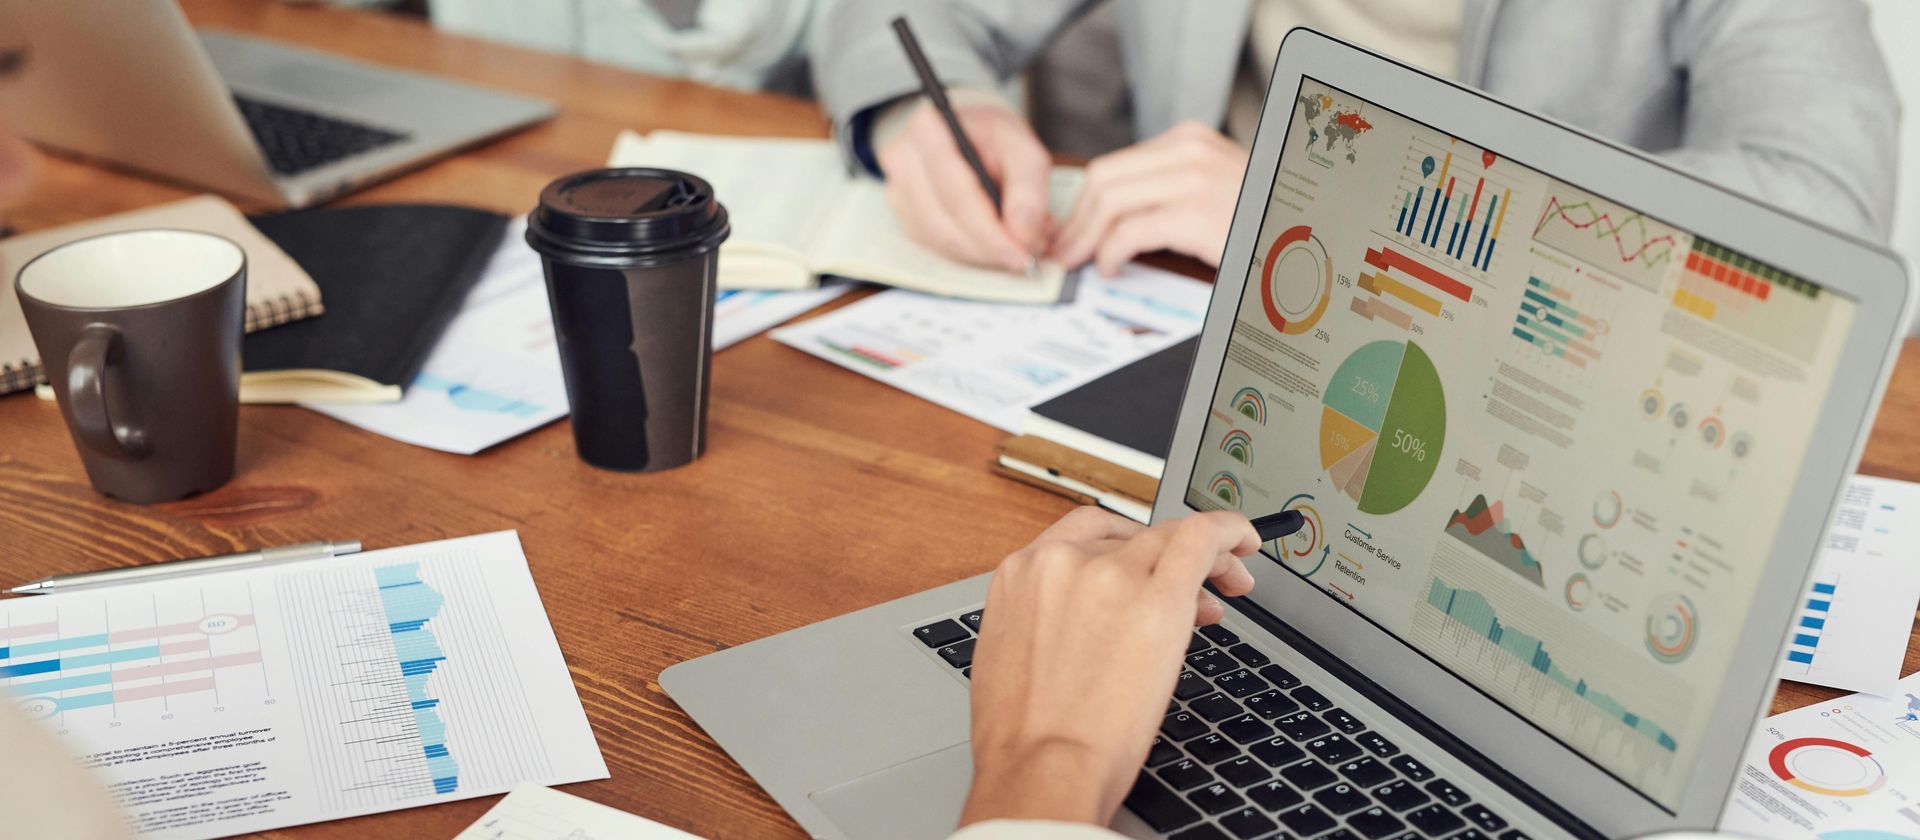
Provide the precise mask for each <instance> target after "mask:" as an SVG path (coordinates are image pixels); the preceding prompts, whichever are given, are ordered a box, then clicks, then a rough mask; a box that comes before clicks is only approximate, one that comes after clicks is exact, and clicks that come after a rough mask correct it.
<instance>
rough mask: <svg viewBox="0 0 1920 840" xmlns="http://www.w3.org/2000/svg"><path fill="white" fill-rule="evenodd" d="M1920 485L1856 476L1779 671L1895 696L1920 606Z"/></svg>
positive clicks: (1808, 680) (1789, 676)
mask: <svg viewBox="0 0 1920 840" xmlns="http://www.w3.org/2000/svg"><path fill="white" fill-rule="evenodd" d="M1916 513H1920V484H1913V483H1910V482H1905V481H1894V480H1892V479H1886V478H1875V477H1873V476H1866V475H1857V476H1854V477H1853V480H1852V481H1850V482H1848V483H1847V489H1846V492H1845V493H1843V494H1842V495H1841V497H1840V506H1839V507H1838V508H1837V509H1836V511H1835V513H1834V518H1833V530H1832V531H1830V532H1828V534H1827V544H1826V546H1825V547H1824V548H1823V549H1822V550H1821V552H1820V560H1819V562H1818V564H1817V565H1816V566H1815V567H1814V573H1813V583H1812V584H1810V585H1809V586H1808V588H1807V593H1806V597H1805V598H1804V599H1803V600H1802V601H1801V602H1800V603H1801V611H1800V615H1799V616H1798V617H1796V618H1795V619H1794V625H1793V630H1792V635H1791V636H1790V637H1789V638H1788V640H1787V650H1786V653H1785V654H1784V656H1785V658H1786V662H1785V663H1784V664H1783V665H1782V666H1781V669H1780V676H1782V677H1785V678H1786V679H1790V680H1796V681H1799V682H1806V683H1814V684H1816V685H1825V686H1832V687H1834V688H1844V689H1847V690H1849V691H1864V692H1867V693H1869V694H1877V695H1880V696H1882V697H1889V696H1893V695H1894V694H1895V684H1896V683H1898V682H1899V680H1900V666H1901V664H1902V663H1903V662H1904V661H1905V659H1906V653H1907V641H1908V636H1909V634H1910V633H1911V631H1912V629H1913V619H1914V608H1915V606H1916V605H1920V521H1916V520H1915V518H1914V516H1915V514H1916Z"/></svg>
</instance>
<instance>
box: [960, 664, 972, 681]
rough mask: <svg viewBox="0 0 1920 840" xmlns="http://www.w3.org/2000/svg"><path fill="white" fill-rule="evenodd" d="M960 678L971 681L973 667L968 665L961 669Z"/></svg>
mask: <svg viewBox="0 0 1920 840" xmlns="http://www.w3.org/2000/svg"><path fill="white" fill-rule="evenodd" d="M960 676H963V677H966V678H967V679H973V666H971V665H969V666H967V667H965V668H961V669H960Z"/></svg>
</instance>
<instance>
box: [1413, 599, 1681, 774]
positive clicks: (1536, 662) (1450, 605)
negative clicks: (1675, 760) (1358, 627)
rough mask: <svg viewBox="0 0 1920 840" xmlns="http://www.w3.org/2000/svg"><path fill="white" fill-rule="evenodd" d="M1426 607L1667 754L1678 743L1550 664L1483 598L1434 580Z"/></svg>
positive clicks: (1540, 648) (1541, 648)
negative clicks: (1484, 640) (1503, 621)
mask: <svg viewBox="0 0 1920 840" xmlns="http://www.w3.org/2000/svg"><path fill="white" fill-rule="evenodd" d="M1426 605H1427V606H1429V607H1432V608H1433V609H1435V610H1437V611H1439V612H1440V613H1441V614H1443V615H1445V616H1446V617H1447V618H1448V619H1450V620H1452V621H1453V622H1454V623H1455V624H1458V625H1459V626H1460V627H1462V628H1464V629H1466V630H1468V631H1471V632H1473V633H1475V634H1477V635H1478V636H1480V637H1483V638H1485V639H1486V640H1487V643H1488V644H1490V645H1491V646H1492V647H1494V648H1495V649H1497V650H1499V651H1500V652H1502V653H1504V654H1506V655H1508V656H1511V657H1513V658H1514V659H1515V660H1517V661H1518V662H1520V663H1521V664H1523V665H1525V666H1526V667H1527V668H1530V669H1532V670H1534V671H1537V672H1538V673H1539V674H1540V675H1541V676H1542V677H1544V678H1546V679H1547V680H1548V681H1549V682H1551V683H1553V684H1554V685H1558V686H1559V687H1561V688H1563V689H1566V690H1567V691H1569V692H1571V693H1572V694H1573V695H1574V696H1576V697H1578V698H1580V699H1582V700H1584V701H1586V702H1587V703H1589V704H1591V705H1592V706H1593V707H1594V708H1595V709H1598V710H1600V711H1601V712H1603V713H1605V714H1606V715H1607V716H1608V717H1609V718H1611V719H1613V720H1617V721H1619V722H1620V723H1621V724H1622V725H1624V726H1626V727H1627V728H1628V729H1631V730H1633V731H1634V732H1636V733H1638V734H1639V735H1641V736H1643V737H1645V738H1646V739H1647V740H1649V741H1651V742H1653V744H1654V745H1655V746H1657V747H1659V748H1660V749H1662V750H1664V751H1666V752H1673V751H1674V750H1675V749H1676V748H1677V747H1678V744H1676V743H1675V741H1674V740H1673V736H1672V735H1669V734H1667V731H1666V730H1665V729H1662V728H1661V727H1660V726H1659V725H1657V724H1655V723H1653V722H1652V721H1649V720H1647V719H1646V718H1643V717H1641V716H1640V715H1639V714H1638V713H1636V712H1633V711H1630V710H1628V709H1627V708H1625V707H1624V706H1622V705H1621V704H1620V701H1618V700H1616V699H1614V698H1613V696H1612V695H1609V694H1606V693H1604V692H1601V691H1599V690H1597V689H1595V688H1594V687H1593V686H1591V685H1588V684H1587V681H1586V680H1585V679H1583V678H1580V677H1575V676H1573V675H1571V674H1568V673H1566V672H1565V671H1562V670H1560V667H1559V666H1557V665H1555V664H1554V662H1553V654H1552V653H1551V652H1549V651H1548V650H1547V648H1546V645H1544V644H1542V643H1541V641H1540V640H1539V639H1538V638H1536V637H1534V636H1532V635H1530V634H1528V633H1527V632H1526V631H1524V630H1520V629H1518V628H1515V627H1508V626H1506V625H1505V624H1502V623H1501V621H1500V616H1499V614H1498V613H1497V612H1496V611H1495V610H1494V608H1493V605H1492V604H1491V603H1488V602H1487V599H1486V597H1485V596H1482V595H1481V594H1480V593H1478V592H1474V591H1472V590H1467V589H1456V588H1454V587H1452V586H1448V585H1447V583H1446V581H1444V580H1441V579H1440V578H1438V577H1435V578H1434V579H1433V581H1432V583H1431V585H1429V586H1428V588H1427V598H1426Z"/></svg>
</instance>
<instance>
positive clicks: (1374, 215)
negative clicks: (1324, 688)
mask: <svg viewBox="0 0 1920 840" xmlns="http://www.w3.org/2000/svg"><path fill="white" fill-rule="evenodd" d="M1293 104H1294V107H1293V113H1292V119H1291V122H1290V124H1289V126H1288V129H1287V136H1286V145H1285V148H1284V151H1283V152H1282V154H1281V158H1280V165H1279V168H1278V171H1277V173H1276V175H1275V178H1274V181H1273V185H1272V191H1271V194H1270V195H1269V197H1268V203H1267V207H1266V208H1265V215H1264V218H1263V219H1262V222H1261V226H1260V231H1259V235H1258V239H1257V241H1256V243H1255V250H1254V260H1253V261H1252V263H1251V265H1250V266H1249V268H1248V277H1247V285H1246V287H1245V290H1244V292H1243V295H1242V298H1241V300H1240V302H1239V307H1238V311H1237V314H1236V316H1235V321H1234V325H1233V331H1232V336H1231V338H1230V339H1229V341H1228V345H1227V352H1226V358H1225V360H1224V361H1223V363H1222V364H1221V367H1220V370H1219V374H1218V375H1219V379H1218V382H1217V384H1216V386H1215V388H1214V397H1213V403H1212V410H1211V412H1210V413H1209V416H1208V420H1207V423H1206V428H1205V432H1204V435H1203V438H1202V440H1201V444H1200V447H1199V453H1198V460H1197V462H1196V464H1195V466H1194V472H1193V481H1192V485H1191V486H1190V487H1189V489H1188V493H1187V503H1188V504H1189V505H1191V506H1193V507H1195V508H1199V509H1222V508H1224V509H1230V510H1238V511H1241V512H1243V513H1246V514H1248V515H1249V516H1259V515H1262V514H1267V513H1272V512H1275V511H1279V510H1284V509H1297V510H1299V511H1300V512H1301V513H1302V514H1303V515H1304V516H1305V517H1306V521H1307V524H1306V527H1305V528H1303V529H1302V530H1301V531H1300V532H1299V533H1296V534H1294V535H1292V536H1290V537H1288V538H1286V539H1285V540H1281V541H1277V542H1274V543H1271V544H1269V545H1268V546H1266V548H1265V552H1266V554H1267V556H1268V557H1269V558H1271V559H1272V560H1273V562H1275V563H1277V564H1279V565H1281V566H1283V567H1285V568H1286V569H1289V570H1291V571H1292V572H1294V573H1296V574H1299V575H1301V576H1304V577H1306V578H1307V579H1308V580H1310V581H1312V582H1313V583H1315V584H1316V585H1318V586H1319V587H1321V588H1322V589H1324V590H1325V591H1326V592H1327V593H1328V594H1329V595H1330V596H1331V597H1333V598H1335V599H1337V600H1340V601H1342V602H1344V603H1347V604H1348V605H1350V606H1352V607H1353V608H1354V609H1356V610H1358V611H1360V612H1361V613H1363V614H1365V615H1366V616H1368V617H1369V618H1370V619H1372V620H1373V621H1375V622H1376V623H1378V624H1380V625H1382V626H1383V627H1385V628H1386V629H1387V630H1389V631H1391V632H1393V633H1395V634H1396V635H1398V636H1399V637H1401V638H1402V639H1403V640H1404V641H1406V642H1407V643H1408V644H1410V645H1412V646H1413V647H1415V648H1416V649H1418V650H1419V651H1421V652H1422V653H1423V654H1425V655H1426V656H1427V657H1429V658H1431V659H1432V660H1434V661H1435V662H1437V663H1439V664H1440V665H1442V666H1444V667H1446V668H1448V669H1449V670H1451V671H1453V672H1454V673H1456V674H1458V675H1459V676H1460V677H1461V678H1463V679H1465V680H1467V681H1469V682H1471V683H1472V684H1474V685H1475V686H1476V687H1478V688H1479V689H1480V690H1481V691H1483V692H1485V693H1486V694H1487V695H1489V696H1490V697H1492V698H1493V699H1495V700H1497V701H1499V702H1501V703H1502V704H1504V705H1506V706H1507V707H1509V708H1511V709H1513V710H1514V711H1516V712H1517V713H1519V714H1520V715H1522V716H1524V717H1526V718H1527V719H1529V720H1530V721H1532V722H1533V723H1534V724H1536V725H1537V726H1539V727H1540V728H1541V729H1542V730H1544V731H1545V732H1547V733H1548V734H1550V735H1552V736H1554V737H1555V738H1557V739H1559V740H1560V741H1562V742H1564V743H1566V744H1568V745H1569V746H1570V747H1572V748H1574V749H1575V750H1578V751H1579V752H1580V753H1582V754H1583V755H1585V756H1587V757H1588V758H1589V759H1590V760H1592V761H1593V762H1594V763H1596V764H1598V765H1599V766H1601V767H1602V768H1604V769H1606V770H1607V771H1608V772H1610V773H1612V774H1614V775H1615V776H1617V777H1619V778H1621V779H1623V780H1624V781H1626V782H1628V783H1629V784H1632V785H1633V786H1635V787H1636V788H1638V789H1639V790H1640V791H1641V792H1643V793H1644V794H1646V795H1647V796H1648V797H1649V798H1651V799H1653V800H1655V801H1657V802H1659V803H1661V804H1663V805H1666V806H1668V807H1672V806H1674V805H1675V803H1677V802H1678V800H1679V799H1680V796H1681V795H1682V793H1683V792H1684V785H1685V781H1686V778H1687V776H1688V771H1689V770H1690V769H1691V767H1692V766H1693V763H1694V759H1695V756H1696V755H1697V753H1698V750H1699V746H1700V739H1701V737H1702V733H1703V732H1704V730H1705V728H1706V726H1707V724H1708V722H1709V720H1710V719H1711V717H1712V715H1713V714H1714V709H1713V708H1711V704H1712V700H1713V698H1714V697H1715V696H1716V695H1717V693H1718V691H1719V688H1720V685H1721V682H1722V681H1723V679H1724V676H1725V672H1726V669H1727V667H1728V663H1729V662H1730V661H1731V658H1732V656H1733V652H1734V645H1735V642H1736V635H1737V633H1738V632H1739V628H1740V626H1741V624H1742V621H1743V620H1744V617H1745V615H1746V612H1747V608H1748V605H1749V603H1750V601H1751V599H1752V597H1753V593H1754V590H1755V587H1756V585H1757V581H1758V577H1759V573H1760V569H1761V567H1762V565H1763V562H1762V561H1763V559H1764V558H1765V557H1766V556H1767V554H1768V548H1769V546H1770V545H1771V543H1772V539H1773V536H1774V530H1775V529H1774V527H1773V525H1772V523H1775V522H1777V521H1778V520H1779V518H1780V516H1781V514H1782V513H1783V511H1784V510H1785V506H1786V502H1787V494H1788V491H1789V490H1790V488H1791V487H1792V485H1793V483H1794V479H1795V477H1796V476H1797V475H1798V472H1799V469H1800V466H1801V461H1802V458H1803V456H1804V452H1805V448H1806V446H1807V443H1808V441H1809V438H1810V436H1811V434H1812V430H1813V427H1814V423H1815V414H1816V412H1817V410H1818V407H1819V405H1820V403H1821V401H1822V398H1823V396H1824V395H1825V393H1826V391H1827V389H1828V388H1829V387H1830V386H1831V384H1832V380H1833V377H1834V373H1835V368H1836V366H1837V364H1838V361H1839V356H1840V347H1841V343H1842V340H1843V338H1844V336H1845V333H1846V332H1847V329H1848V327H1849V325H1850V324H1851V321H1852V318H1853V314H1854V313H1853V304H1852V303H1851V302H1850V301H1848V300H1846V299H1844V298H1842V297H1839V296H1837V295H1835V294H1832V293H1829V292H1828V291H1827V290H1825V289H1822V288H1821V287H1819V286H1816V285H1814V284H1812V283H1810V282H1808V281H1806V280H1803V279H1801V278H1798V277H1795V276H1792V275H1789V274H1787V273H1785V272H1783V271H1780V270H1778V269H1775V268H1773V267H1772V266H1769V265H1765V264H1762V263H1760V262H1757V261H1755V260H1752V259H1750V258H1747V257H1745V256H1743V255H1742V254H1739V253H1736V252H1734V251H1732V250H1731V249H1728V248H1726V247H1723V246H1721V245H1719V244H1717V243H1714V242H1712V241H1709V240H1707V239H1704V238H1701V237H1698V236H1695V235H1693V234H1691V233H1689V232H1688V231H1685V230H1681V229H1679V228H1677V227H1675V226H1673V225H1670V224H1667V223H1665V222H1662V221H1660V220H1658V219H1655V218H1651V217H1649V216H1647V215H1645V214H1643V213H1641V212H1639V211H1637V210H1635V209H1634V208H1631V207H1626V206H1623V205H1621V204H1618V203H1616V202H1613V201H1610V200H1608V199H1607V198H1606V197H1604V196H1603V195H1600V194H1598V193H1595V192H1593V191H1591V190H1588V189H1583V188H1581V187H1579V186H1576V185H1573V184H1569V183H1564V182H1562V181H1559V180H1557V179H1555V178H1553V177H1551V176H1549V175H1547V174H1545V173H1542V172H1539V171H1537V170H1534V169H1530V168H1528V167H1526V166H1524V165H1521V164H1519V163H1517V162H1515V161H1512V160H1508V159H1506V158H1504V157H1502V156H1501V155H1500V154H1499V153H1498V151H1497V149H1496V148H1485V147H1481V146H1477V145H1474V143H1473V142H1470V141H1469V140H1468V139H1465V138H1456V137H1452V136H1449V135H1447V134H1445V133H1443V132H1440V131H1438V130H1435V129H1433V128H1430V127H1428V126H1426V125H1423V124H1421V123H1417V122H1414V121H1412V120H1410V119H1407V118H1405V117H1402V116H1400V115H1398V114H1396V113H1394V112H1392V111H1388V110H1385V109H1383V108H1380V107H1378V106H1375V105H1373V104H1371V103H1368V102H1366V101H1363V100H1361V99H1359V98H1357V97H1354V96H1351V95H1348V94H1346V93H1344V92H1341V91H1338V90H1335V89H1333V88H1330V87H1327V86H1325V85H1322V84H1319V83H1318V82H1315V81H1313V80H1307V81H1305V82H1304V83H1303V84H1302V86H1301V88H1300V91H1299V94H1298V96H1297V97H1296V99H1295V101H1294V103H1293ZM1269 116H1271V115H1269ZM1474 139H1476V140H1481V141H1485V142H1488V143H1490V144H1491V145H1492V146H1495V147H1497V146H1498V143H1497V138H1474Z"/></svg>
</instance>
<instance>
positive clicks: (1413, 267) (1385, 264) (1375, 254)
mask: <svg viewBox="0 0 1920 840" xmlns="http://www.w3.org/2000/svg"><path fill="white" fill-rule="evenodd" d="M1366 262H1367V265H1370V266H1373V267H1374V268H1377V269H1379V270H1381V271H1388V270H1397V271H1399V272H1401V273H1402V274H1405V275H1407V276H1409V277H1412V278H1413V279H1415V280H1418V281H1420V282H1422V283H1425V284H1427V285H1429V286H1432V287H1434V288H1435V289H1438V290H1440V292H1441V293H1443V294H1446V295H1448V296H1450V297H1454V298H1458V299H1459V300H1460V301H1461V302H1463V303H1464V302H1468V301H1471V300H1473V287H1472V286H1468V285H1467V284H1465V283H1463V282H1460V281H1459V280H1455V279H1453V278H1452V277H1448V276H1447V275H1445V274H1442V273H1440V270H1439V269H1436V268H1433V267H1432V266H1429V265H1427V264H1426V263H1423V262H1421V261H1419V260H1417V259H1414V258H1413V257H1410V256H1407V255H1406V254H1402V253H1400V252H1399V251H1395V250H1394V249H1392V248H1388V247H1384V246H1383V247H1381V248H1380V249H1379V250H1377V251H1376V250H1374V249H1372V248H1368V249H1367V256H1366Z"/></svg>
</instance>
